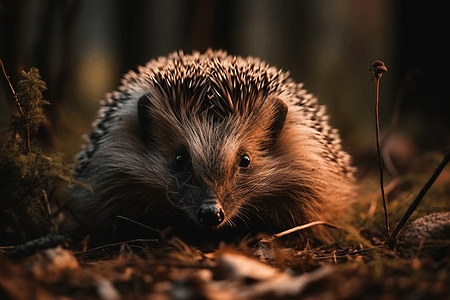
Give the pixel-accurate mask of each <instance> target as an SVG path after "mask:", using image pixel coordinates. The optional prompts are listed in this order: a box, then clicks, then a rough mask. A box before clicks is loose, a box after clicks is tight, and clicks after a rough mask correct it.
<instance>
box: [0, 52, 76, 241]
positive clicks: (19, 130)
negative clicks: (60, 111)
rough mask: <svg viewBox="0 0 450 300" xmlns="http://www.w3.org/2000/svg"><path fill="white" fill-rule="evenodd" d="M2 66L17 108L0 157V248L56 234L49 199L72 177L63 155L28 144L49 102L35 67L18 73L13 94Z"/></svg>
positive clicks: (43, 83)
mask: <svg viewBox="0 0 450 300" xmlns="http://www.w3.org/2000/svg"><path fill="white" fill-rule="evenodd" d="M0 65H1V66H2V69H3V73H4V75H5V77H6V79H7V81H8V83H9V86H10V88H11V91H12V94H13V97H14V102H15V104H16V106H17V114H16V115H14V116H13V117H12V120H11V122H10V126H9V127H8V128H6V129H5V131H6V132H8V134H9V138H8V141H7V142H6V143H5V144H4V145H3V146H1V154H0V244H2V245H5V244H9V245H11V244H16V243H22V242H25V241H27V240H30V239H34V238H38V237H42V236H46V235H51V234H54V233H55V232H56V225H55V224H54V223H53V222H52V219H51V210H50V203H49V195H50V198H52V195H53V194H54V192H55V191H56V190H58V189H59V188H61V187H63V186H64V185H67V184H70V183H74V179H73V178H72V171H71V168H72V167H71V165H70V164H67V163H65V162H64V161H63V158H62V155H60V154H53V155H44V153H43V152H42V150H40V149H39V148H38V147H36V146H35V145H34V144H33V143H32V135H33V134H34V133H36V132H37V131H38V129H39V127H40V125H41V124H42V122H43V121H44V120H45V114H44V107H45V106H46V105H49V104H50V103H49V102H48V101H46V100H44V97H43V94H42V93H43V92H44V91H45V90H46V89H47V85H46V83H45V82H44V81H43V80H42V79H41V76H40V75H39V71H38V69H36V68H31V69H30V70H29V71H28V72H25V71H22V73H21V75H22V78H23V79H22V80H20V81H19V83H18V92H17V93H16V92H15V90H14V88H13V85H12V83H11V82H10V80H9V77H8V76H7V75H6V70H5V68H4V65H3V62H2V61H1V60H0ZM50 200H51V199H50Z"/></svg>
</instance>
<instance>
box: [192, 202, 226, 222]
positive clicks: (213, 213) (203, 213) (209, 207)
mask: <svg viewBox="0 0 450 300" xmlns="http://www.w3.org/2000/svg"><path fill="white" fill-rule="evenodd" d="M224 219H225V213H224V211H223V208H222V205H220V204H219V203H218V202H217V201H214V200H208V201H205V203H203V204H202V205H201V206H200V209H199V210H198V213H197V220H198V222H199V223H200V224H201V225H204V226H209V227H215V226H218V225H220V224H221V223H222V222H223V220H224Z"/></svg>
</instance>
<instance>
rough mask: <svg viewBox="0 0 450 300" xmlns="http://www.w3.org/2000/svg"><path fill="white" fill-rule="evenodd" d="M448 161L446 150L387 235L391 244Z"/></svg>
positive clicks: (449, 154) (448, 153) (449, 159)
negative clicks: (390, 232)
mask: <svg viewBox="0 0 450 300" xmlns="http://www.w3.org/2000/svg"><path fill="white" fill-rule="evenodd" d="M449 161H450V151H448V152H447V153H446V154H445V156H444V158H443V159H442V161H441V162H440V163H439V165H438V166H437V167H436V169H435V170H434V172H433V174H431V176H430V178H428V180H427V182H426V183H425V185H424V186H423V187H422V189H421V190H420V192H419V194H417V196H416V198H415V199H414V201H413V202H412V203H411V204H410V205H409V207H408V210H407V211H406V212H405V214H404V215H403V217H402V218H401V220H400V221H399V222H398V223H397V226H396V227H395V228H394V231H392V234H391V235H390V236H389V240H388V243H390V244H391V245H393V244H394V241H395V239H396V238H397V234H398V233H399V232H400V230H401V229H402V228H403V226H405V224H406V221H408V219H409V217H410V216H411V215H412V213H413V212H414V210H415V209H416V208H417V206H418V205H419V203H420V201H421V200H422V198H423V197H424V196H425V194H426V193H427V192H428V189H429V188H430V187H431V186H432V185H433V183H434V181H435V180H436V178H437V177H438V176H439V174H441V172H442V170H443V169H444V167H445V166H446V165H447V164H448V162H449Z"/></svg>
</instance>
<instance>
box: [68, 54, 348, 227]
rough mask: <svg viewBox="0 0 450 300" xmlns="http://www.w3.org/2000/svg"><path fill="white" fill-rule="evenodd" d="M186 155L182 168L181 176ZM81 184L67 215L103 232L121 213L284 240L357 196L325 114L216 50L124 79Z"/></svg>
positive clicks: (162, 62) (251, 62) (285, 84)
mask: <svg viewBox="0 0 450 300" xmlns="http://www.w3.org/2000/svg"><path fill="white" fill-rule="evenodd" d="M180 149H181V150H180ZM180 151H181V153H183V155H187V157H188V163H187V165H186V167H183V168H186V169H183V168H182V169H179V167H176V164H175V157H176V156H177V153H179V152H180ZM244 154H247V155H248V157H250V166H249V167H242V166H241V165H240V159H241V158H242V156H243V155H244ZM177 168H178V169H177ZM76 174H77V178H78V179H79V180H80V181H82V182H85V183H87V184H89V185H90V186H91V187H92V189H93V192H90V191H88V190H86V189H84V188H80V187H74V188H73V202H72V203H71V207H72V209H73V210H74V211H75V213H76V214H77V217H78V218H79V219H80V220H81V221H82V223H83V224H84V225H85V226H86V227H87V228H90V229H91V230H94V229H96V230H98V231H99V232H104V231H105V230H106V231H109V232H110V228H111V226H112V224H113V222H114V219H115V217H116V216H117V215H123V216H127V217H130V218H133V219H139V220H141V221H143V222H144V223H147V224H149V225H150V226H154V227H160V228H161V227H166V226H173V227H177V226H178V227H184V226H187V227H189V228H192V230H194V231H195V232H199V233H201V232H203V231H205V232H206V231H208V230H209V231H211V230H212V231H213V232H226V231H227V230H228V229H233V228H235V229H236V228H238V229H239V230H240V231H242V232H254V233H255V232H258V231H259V230H265V231H279V230H284V229H288V228H290V227H293V226H297V225H301V224H304V223H306V222H309V221H314V220H326V221H334V220H336V219H338V218H340V217H341V216H343V214H344V213H345V211H346V209H347V207H348V204H349V202H350V201H351V200H352V197H353V193H354V183H353V169H352V167H350V162H349V156H348V155H347V154H346V153H345V152H343V151H342V149H341V145H340V140H339V136H338V134H337V131H336V130H334V129H331V128H330V127H329V125H328V122H327V116H326V115H325V108H324V107H322V106H319V105H317V104H316V100H315V99H314V98H313V97H312V96H311V95H309V94H307V93H306V91H305V90H304V89H303V88H302V85H301V84H296V83H294V82H293V81H292V80H291V79H289V78H288V75H287V74H286V73H282V72H280V71H278V70H276V69H274V68H270V67H268V66H267V65H266V64H265V63H264V62H261V61H259V60H257V59H253V58H247V59H243V58H240V57H232V56H228V55H227V54H226V53H224V52H214V51H208V52H206V53H205V54H199V53H194V54H192V55H185V54H183V53H174V54H172V55H170V56H169V57H167V58H160V59H159V60H156V61H151V62H150V63H149V64H148V65H147V66H146V67H141V68H140V69H139V73H138V74H136V73H134V72H130V73H128V74H127V75H126V77H125V79H124V81H123V83H122V86H121V87H120V89H119V91H118V92H114V93H112V94H110V95H108V97H107V101H106V103H104V106H103V109H102V110H101V112H100V115H99V120H98V121H97V123H96V124H94V131H93V133H91V135H90V138H89V142H88V144H87V145H86V148H85V149H84V150H83V151H82V152H81V153H80V155H79V165H78V166H77V168H76ZM205 199H214V201H216V202H217V203H219V205H220V206H221V207H222V208H223V211H224V215H225V220H224V221H223V222H222V223H221V224H220V225H218V226H215V227H213V228H212V229H209V228H205V226H202V225H200V224H199V222H198V220H197V213H198V211H199V207H200V206H201V205H202V203H203V202H204V201H205ZM261 224H264V227H265V228H262V227H261Z"/></svg>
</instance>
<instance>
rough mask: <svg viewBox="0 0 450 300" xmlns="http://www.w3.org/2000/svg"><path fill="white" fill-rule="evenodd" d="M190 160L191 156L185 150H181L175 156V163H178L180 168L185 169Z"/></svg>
mask: <svg viewBox="0 0 450 300" xmlns="http://www.w3.org/2000/svg"><path fill="white" fill-rule="evenodd" d="M188 161H189V156H188V154H187V153H185V152H179V153H177V155H176V156H175V164H176V165H177V168H178V170H183V169H185V168H186V166H187V164H188Z"/></svg>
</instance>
